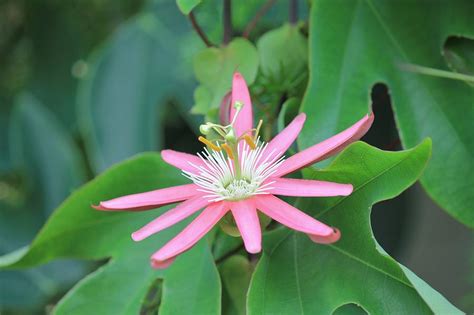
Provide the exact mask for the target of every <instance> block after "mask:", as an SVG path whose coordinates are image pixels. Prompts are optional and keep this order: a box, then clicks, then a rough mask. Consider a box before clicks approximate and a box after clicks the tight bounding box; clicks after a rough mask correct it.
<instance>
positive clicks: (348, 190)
mask: <svg viewBox="0 0 474 315" xmlns="http://www.w3.org/2000/svg"><path fill="white" fill-rule="evenodd" d="M353 191H354V186H352V185H351V184H346V191H344V195H343V196H349V195H350V194H352V192H353Z"/></svg>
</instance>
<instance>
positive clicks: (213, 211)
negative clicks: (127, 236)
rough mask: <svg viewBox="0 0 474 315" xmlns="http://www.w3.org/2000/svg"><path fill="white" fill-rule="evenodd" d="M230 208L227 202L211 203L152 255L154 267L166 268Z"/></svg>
mask: <svg viewBox="0 0 474 315" xmlns="http://www.w3.org/2000/svg"><path fill="white" fill-rule="evenodd" d="M228 210H229V208H228V207H227V204H226V203H225V202H218V203H213V204H211V205H209V206H208V207H207V208H206V209H204V211H203V212H201V214H200V215H199V216H198V217H197V218H196V219H194V221H193V222H191V223H190V224H189V225H188V226H187V227H186V228H185V229H184V230H183V231H181V233H179V234H178V235H177V236H175V237H174V238H173V239H172V240H171V241H169V242H168V243H166V245H165V246H163V247H162V248H161V249H160V250H159V251H157V252H156V253H154V254H153V255H152V256H151V265H152V267H154V268H166V267H167V266H169V264H170V263H171V262H172V260H173V259H174V258H175V257H176V256H177V255H179V254H181V253H183V252H184V251H187V250H188V249H190V248H191V247H192V246H193V245H194V244H196V243H197V242H198V241H199V240H200V239H201V238H202V237H203V236H204V235H205V234H206V233H207V232H209V230H211V229H212V227H213V226H214V225H215V224H216V223H217V222H218V221H219V220H220V219H221V218H222V217H223V216H224V215H225V214H226V212H227V211H228Z"/></svg>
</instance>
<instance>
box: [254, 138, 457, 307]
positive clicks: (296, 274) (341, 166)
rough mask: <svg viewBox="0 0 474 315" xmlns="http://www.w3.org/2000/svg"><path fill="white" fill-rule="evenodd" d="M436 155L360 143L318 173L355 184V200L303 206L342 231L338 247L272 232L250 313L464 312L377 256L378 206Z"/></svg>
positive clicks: (424, 148)
mask: <svg viewBox="0 0 474 315" xmlns="http://www.w3.org/2000/svg"><path fill="white" fill-rule="evenodd" d="M430 152H431V142H430V141H428V140H427V141H425V142H423V143H422V144H420V145H419V146H418V147H416V148H414V149H412V150H407V151H402V152H385V151H380V150H378V149H376V148H374V147H370V146H369V145H367V144H365V143H362V142H358V143H356V144H354V145H352V146H351V147H349V148H348V149H347V150H345V151H344V152H343V153H342V154H341V155H340V156H339V157H338V158H336V160H335V161H334V162H333V163H332V164H331V166H330V167H329V168H327V169H325V170H323V171H311V174H310V175H311V176H310V177H311V178H317V179H322V180H331V181H336V182H342V183H347V182H350V183H352V184H353V185H354V192H353V193H352V194H351V195H350V196H348V197H340V198H305V199H300V202H299V203H298V207H299V208H301V209H303V210H305V211H307V212H308V213H310V214H312V215H313V216H315V217H317V218H318V219H321V220H322V221H323V222H325V223H328V224H330V225H332V226H335V227H337V228H339V229H340V231H341V234H342V237H341V239H340V240H339V241H338V242H337V243H335V244H332V245H317V244H314V243H312V242H311V241H310V240H309V238H308V237H307V236H306V235H304V234H302V233H296V232H291V231H289V230H287V229H278V230H276V231H274V232H272V233H270V234H269V235H268V237H267V238H266V240H265V245H264V249H265V251H264V254H263V257H262V259H261V261H260V262H259V265H258V267H257V270H256V272H255V273H254V276H253V279H252V282H251V288H250V291H249V300H248V310H249V313H250V314H289V313H291V314H331V313H332V312H333V311H334V310H336V309H337V308H338V307H339V306H341V305H344V304H350V303H356V304H357V305H361V306H362V307H363V308H364V309H365V310H367V311H368V312H369V313H370V314H429V313H432V312H434V313H436V314H458V313H461V312H460V311H457V310H456V309H455V308H454V307H453V306H452V305H450V304H449V302H447V301H446V300H444V298H443V297H442V296H440V295H439V294H437V293H435V291H434V290H432V289H430V288H429V287H428V286H427V285H426V284H424V283H421V280H419V279H418V278H417V277H416V276H415V275H414V274H412V273H410V272H409V271H407V270H406V269H404V268H402V267H401V266H400V265H399V264H398V263H397V262H396V261H395V260H393V259H392V258H391V257H390V256H388V255H387V254H386V253H384V252H383V250H381V249H378V247H379V246H378V244H377V242H376V241H375V239H374V237H373V234H372V231H371V227H370V208H371V206H372V205H373V204H374V203H376V202H379V201H382V200H386V199H390V198H393V197H395V196H397V195H398V194H400V193H401V192H402V191H403V190H405V189H406V188H407V187H409V186H410V185H411V184H413V183H414V182H415V181H416V180H417V178H418V177H419V176H420V175H421V173H422V171H423V169H424V167H425V165H426V163H427V161H428V159H429V157H430ZM428 288H429V289H428ZM428 291H429V292H428Z"/></svg>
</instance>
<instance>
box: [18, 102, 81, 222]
mask: <svg viewBox="0 0 474 315" xmlns="http://www.w3.org/2000/svg"><path fill="white" fill-rule="evenodd" d="M10 152H11V160H12V162H13V163H14V165H13V166H14V167H16V168H17V169H22V170H23V171H24V173H25V175H27V176H28V178H27V180H28V181H29V183H28V184H29V186H30V187H29V190H30V191H31V192H35V193H39V195H40V196H41V202H40V205H41V206H39V205H38V204H36V205H35V208H36V209H37V211H41V210H43V211H44V213H45V218H46V217H47V215H48V214H49V213H50V212H51V211H52V210H53V209H54V208H56V207H57V206H58V205H59V204H60V203H61V202H62V201H63V200H64V198H65V197H66V196H67V195H69V193H70V192H71V191H72V190H73V189H74V188H76V187H77V186H79V185H80V184H81V183H82V182H84V180H85V177H86V176H85V169H84V164H83V161H82V159H81V153H80V151H79V149H78V147H77V146H76V144H75V143H74V142H73V139H72V138H71V137H70V136H69V135H68V131H67V129H65V128H64V127H63V126H62V125H61V124H60V123H59V121H58V120H57V119H56V118H55V117H54V116H53V114H52V113H51V112H50V111H49V110H48V109H46V108H45V107H44V106H43V105H42V104H41V103H39V101H38V100H37V99H35V98H34V97H33V96H32V95H31V94H27V93H24V94H22V95H20V96H19V97H18V99H17V102H16V106H15V108H14V110H13V113H12V117H11V127H10Z"/></svg>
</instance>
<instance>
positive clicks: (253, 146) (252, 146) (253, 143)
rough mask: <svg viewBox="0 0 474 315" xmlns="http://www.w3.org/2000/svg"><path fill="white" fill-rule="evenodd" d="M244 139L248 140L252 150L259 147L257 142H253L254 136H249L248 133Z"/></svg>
mask: <svg viewBox="0 0 474 315" xmlns="http://www.w3.org/2000/svg"><path fill="white" fill-rule="evenodd" d="M244 140H245V142H247V144H248V146H249V147H250V148H251V149H252V150H254V149H255V148H256V147H257V146H256V144H255V142H253V139H252V137H251V136H249V135H248V134H246V135H245V136H244Z"/></svg>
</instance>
